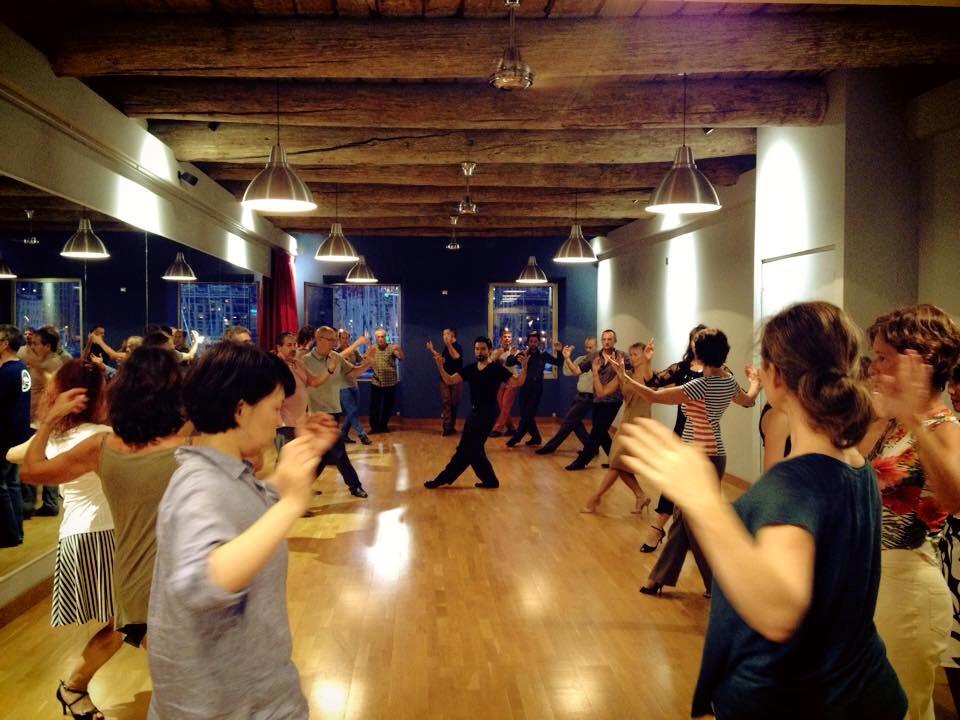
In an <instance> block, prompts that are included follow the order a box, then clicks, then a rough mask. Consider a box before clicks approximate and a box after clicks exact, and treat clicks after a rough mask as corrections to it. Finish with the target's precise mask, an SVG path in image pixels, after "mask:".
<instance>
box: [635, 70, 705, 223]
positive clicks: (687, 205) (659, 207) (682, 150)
mask: <svg viewBox="0 0 960 720" xmlns="http://www.w3.org/2000/svg"><path fill="white" fill-rule="evenodd" d="M719 209H720V198H719V197H717V191H716V190H715V189H714V188H713V185H712V184H711V183H710V181H709V180H708V179H707V177H706V175H704V174H703V173H702V172H700V170H699V169H698V168H697V163H696V162H694V160H693V150H691V149H690V148H689V147H687V76H686V74H684V76H683V144H682V145H681V146H680V147H679V149H678V150H677V154H676V157H674V160H673V167H671V168H670V170H669V171H667V174H666V175H665V176H664V178H663V180H661V181H660V184H659V185H657V189H656V190H655V191H654V193H653V197H651V198H650V204H649V205H647V208H646V210H647V212H652V213H660V214H666V213H678V214H683V213H687V214H690V213H705V212H713V211H714V210H719Z"/></svg>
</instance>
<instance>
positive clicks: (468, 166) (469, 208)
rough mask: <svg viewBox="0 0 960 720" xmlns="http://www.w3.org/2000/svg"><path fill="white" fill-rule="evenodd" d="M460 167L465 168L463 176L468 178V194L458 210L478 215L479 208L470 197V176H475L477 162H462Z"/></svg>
mask: <svg viewBox="0 0 960 720" xmlns="http://www.w3.org/2000/svg"><path fill="white" fill-rule="evenodd" d="M460 168H461V169H462V170H463V176H464V177H465V178H466V179H467V194H466V195H464V196H463V200H461V201H460V204H459V205H457V212H458V213H460V214H461V215H476V214H477V210H478V208H477V204H476V203H475V202H473V200H471V199H470V178H471V177H473V171H474V170H475V169H476V168H477V164H476V163H475V162H469V161H467V162H462V163H460Z"/></svg>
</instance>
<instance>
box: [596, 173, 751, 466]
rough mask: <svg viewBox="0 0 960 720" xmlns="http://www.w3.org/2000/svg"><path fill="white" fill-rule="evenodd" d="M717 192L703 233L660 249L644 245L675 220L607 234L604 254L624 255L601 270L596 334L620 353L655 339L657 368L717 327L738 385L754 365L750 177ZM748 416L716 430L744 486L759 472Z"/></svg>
mask: <svg viewBox="0 0 960 720" xmlns="http://www.w3.org/2000/svg"><path fill="white" fill-rule="evenodd" d="M720 190H721V202H722V203H723V205H724V209H723V210H721V211H719V213H717V216H716V222H715V223H714V224H711V225H708V226H707V227H702V228H700V229H697V230H694V231H693V232H689V233H686V234H683V235H679V236H677V237H675V238H672V239H669V240H666V241H660V242H656V241H653V242H651V241H650V240H649V239H647V240H645V239H644V238H649V236H650V235H652V234H654V233H657V232H659V231H661V230H666V229H670V228H671V227H677V226H678V224H679V223H680V220H679V219H677V218H664V219H663V220H649V221H638V222H635V223H631V224H630V225H627V226H624V227H622V228H618V229H617V230H614V231H613V232H611V233H610V235H609V237H608V238H607V242H606V243H605V245H604V247H603V250H604V251H609V250H611V249H613V248H620V249H621V250H622V249H623V248H629V249H630V250H629V252H625V253H624V254H617V255H615V256H614V257H612V258H611V259H609V260H602V261H601V263H600V271H599V275H598V289H597V292H598V302H597V327H598V328H600V329H602V328H605V327H612V328H614V329H615V330H616V331H617V335H618V337H619V343H618V346H619V347H620V348H621V349H626V348H627V347H628V346H629V345H630V344H631V343H633V342H636V341H638V340H647V339H648V338H649V337H651V336H652V337H654V338H655V339H656V343H657V354H656V357H655V358H654V364H655V366H656V367H657V368H660V367H665V366H666V365H669V364H670V363H672V362H675V361H676V360H679V359H680V357H681V356H682V355H683V352H684V350H685V348H686V345H687V335H688V333H689V331H690V329H691V328H692V327H693V326H694V325H696V324H697V323H701V322H702V323H704V324H706V325H709V326H714V327H718V328H720V329H721V330H723V331H724V332H725V333H726V334H727V337H728V338H729V340H730V345H731V350H730V356H729V359H728V361H727V364H728V365H729V366H730V367H731V369H733V370H734V371H735V372H736V373H737V375H738V376H739V377H740V378H741V382H742V383H744V384H745V382H746V381H745V379H743V367H744V365H746V364H748V363H751V362H754V358H753V353H754V347H755V333H754V324H753V233H754V204H753V195H754V174H753V173H747V174H745V175H744V176H742V177H741V179H740V182H739V183H738V184H737V186H736V187H734V188H720ZM691 219H692V218H691V217H687V218H685V219H684V220H685V221H687V222H689V221H690V220H691ZM755 415H756V413H755V411H752V410H744V409H743V408H740V407H732V408H731V409H730V410H729V411H728V412H727V414H726V415H725V416H724V419H723V421H722V423H721V426H722V430H723V438H724V444H725V445H726V448H727V454H728V464H727V472H729V473H731V474H733V475H737V476H738V477H741V478H744V479H749V480H753V479H754V478H755V477H756V476H757V475H758V474H759V468H760V463H759V450H758V446H757V445H756V443H755V438H756V422H755ZM654 417H656V418H657V419H659V420H660V421H662V422H663V423H664V424H666V425H668V426H669V427H673V423H674V419H675V417H676V408H675V407H674V406H660V407H658V408H656V409H655V410H654Z"/></svg>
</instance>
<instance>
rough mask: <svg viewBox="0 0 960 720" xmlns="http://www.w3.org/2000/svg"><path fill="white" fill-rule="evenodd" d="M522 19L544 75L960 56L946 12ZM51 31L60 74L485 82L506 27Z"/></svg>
mask: <svg viewBox="0 0 960 720" xmlns="http://www.w3.org/2000/svg"><path fill="white" fill-rule="evenodd" d="M519 25H520V28H519V33H520V45H521V48H522V50H523V58H524V60H525V61H526V62H528V63H530V65H531V66H532V67H533V69H534V71H535V72H536V73H537V77H538V78H540V79H541V80H542V79H545V78H549V77H595V76H604V75H607V76H625V75H626V76H629V75H633V76H650V75H661V74H666V75H670V74H677V73H681V72H686V73H691V74H695V73H727V72H749V71H794V70H825V69H836V68H856V67H887V66H891V65H930V64H955V63H957V62H960V43H958V42H957V33H956V14H955V13H951V11H949V10H946V11H944V10H915V9H913V10H889V11H886V10H879V11H876V12H871V13H869V14H867V13H857V14H853V13H851V14H839V15H838V14H818V13H810V14H792V15H789V16H786V15H779V14H763V15H712V16H678V17H675V16H670V17H636V18H597V19H566V20H529V21H520V23H519ZM52 32H53V33H55V34H56V35H55V36H54V37H51V38H50V39H49V42H47V43H45V45H46V46H47V50H48V54H49V57H50V59H51V63H52V65H53V67H54V69H55V71H56V72H57V73H58V74H59V75H69V76H76V77H94V76H99V75H168V76H194V77H261V78H295V77H299V78H312V79H318V78H352V79H358V78H363V79H394V78H397V79H429V78H435V79H449V78H474V79H483V78H486V77H487V76H488V75H489V74H490V72H491V71H492V69H493V67H494V66H495V64H496V62H497V59H498V58H499V56H500V53H501V50H502V48H503V46H504V45H505V44H506V40H507V32H506V28H505V26H504V23H503V21H502V20H465V19H454V18H451V19H437V20H430V21H424V20H422V19H411V20H379V21H376V22H371V21H362V20H344V19H325V18H299V17H298V18H246V17H236V18H223V17H213V16H211V17H190V18H186V17H176V16H159V17H157V16H152V17H148V18H143V17H141V18H116V17H95V16H83V17H81V18H79V19H78V20H77V21H76V22H71V23H69V24H64V25H62V26H60V27H58V28H54V29H52ZM535 87H536V86H535ZM533 92H536V89H534V90H533Z"/></svg>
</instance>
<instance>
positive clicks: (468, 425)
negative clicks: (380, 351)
mask: <svg viewBox="0 0 960 720" xmlns="http://www.w3.org/2000/svg"><path fill="white" fill-rule="evenodd" d="M491 347H492V343H491V342H490V338H487V337H478V338H477V339H476V340H474V342H473V350H474V352H475V353H476V354H477V361H476V362H475V363H471V364H469V365H467V366H466V367H464V368H462V369H461V370H460V372H458V373H455V374H454V375H450V374H449V373H448V372H447V371H446V370H444V368H443V356H442V355H441V354H440V353H438V352H437V351H436V350H434V349H433V343H432V342H430V341H429V340H428V341H427V350H429V351H430V352H432V353H433V359H434V360H435V361H436V363H437V370H438V371H439V372H440V379H441V380H443V381H444V382H445V383H446V384H448V385H455V384H459V383H462V382H467V383H469V384H470V415H469V416H467V420H466V422H465V423H464V424H463V434H462V435H461V436H460V442H459V443H458V444H457V450H456V452H454V454H453V457H452V458H450V462H448V463H447V466H446V467H445V468H444V469H443V470H441V471H440V474H439V475H437V477H436V478H435V479H433V480H427V482H425V483H424V484H423V486H424V487H426V488H430V489H431V490H432V489H434V488H438V487H441V486H442V485H451V484H452V483H453V482H454V481H455V480H456V479H457V478H458V477H460V475H461V473H463V471H464V470H466V469H467V466H471V467H473V471H474V472H475V473H476V474H477V477H478V478H479V479H480V482H478V483H475V486H476V487H481V488H495V487H500V481H499V480H497V475H496V473H494V471H493V466H492V465H491V464H490V460H488V459H487V454H486V452H485V451H484V449H483V446H484V444H485V443H486V442H487V437H489V435H490V431H491V430H492V429H493V424H494V423H495V422H496V420H497V414H498V413H499V412H500V408H499V406H498V405H497V391H498V390H499V389H500V384H501V383H503V382H505V381H506V380H508V379H509V378H510V371H509V370H507V369H506V368H505V367H504V366H503V365H501V364H500V363H498V362H494V361H492V360H491V359H490V350H491ZM519 362H520V367H521V369H522V370H521V373H520V376H521V378H522V377H523V376H524V375H525V374H526V372H527V358H526V356H524V357H522V358H521V359H520V361H519Z"/></svg>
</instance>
